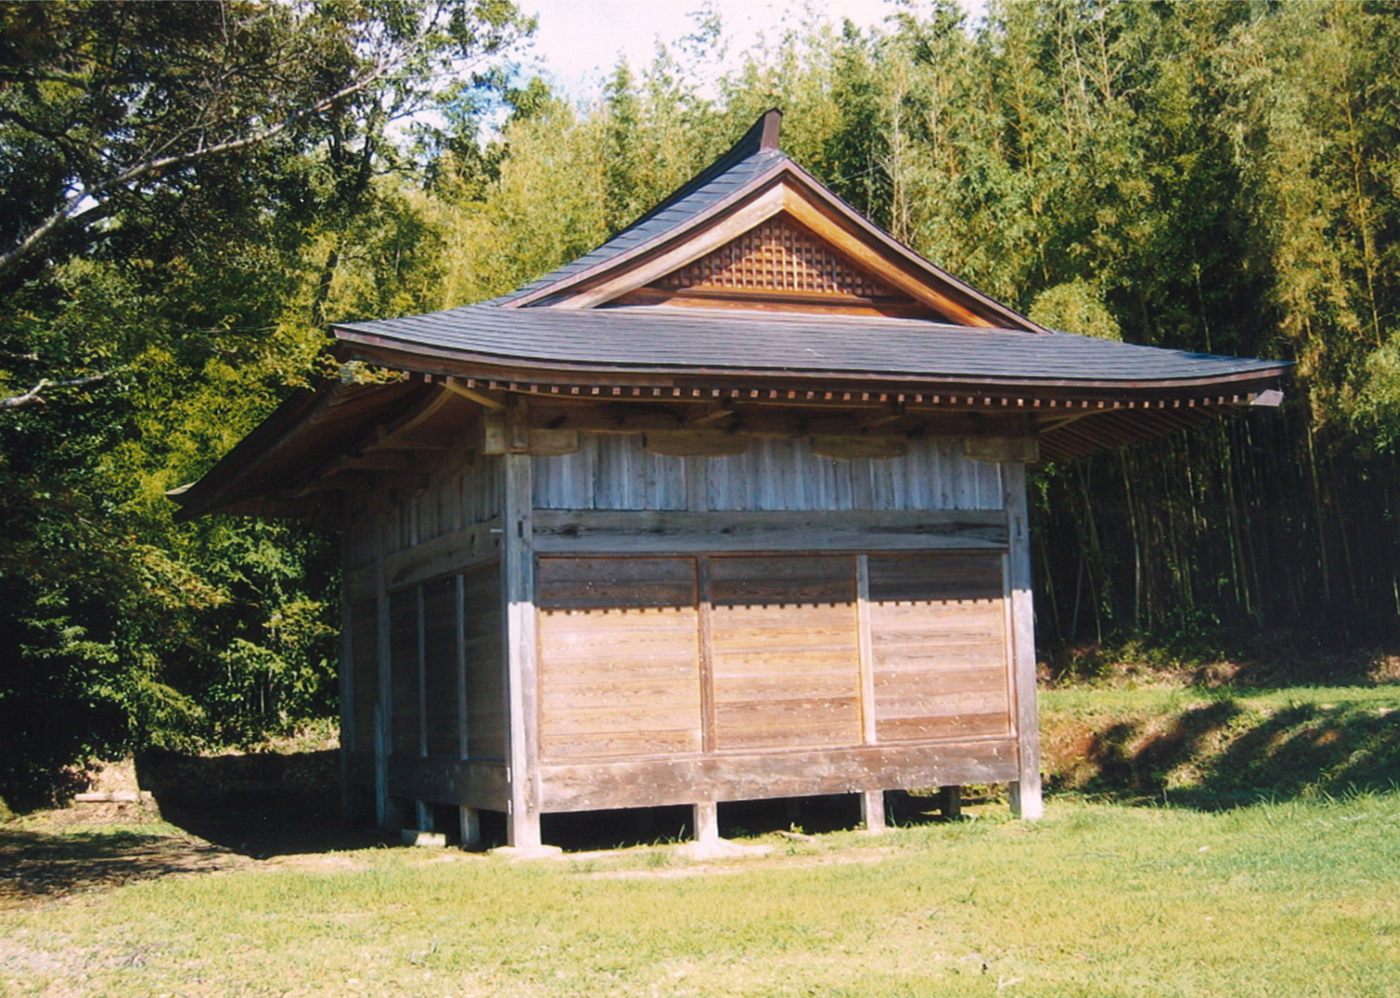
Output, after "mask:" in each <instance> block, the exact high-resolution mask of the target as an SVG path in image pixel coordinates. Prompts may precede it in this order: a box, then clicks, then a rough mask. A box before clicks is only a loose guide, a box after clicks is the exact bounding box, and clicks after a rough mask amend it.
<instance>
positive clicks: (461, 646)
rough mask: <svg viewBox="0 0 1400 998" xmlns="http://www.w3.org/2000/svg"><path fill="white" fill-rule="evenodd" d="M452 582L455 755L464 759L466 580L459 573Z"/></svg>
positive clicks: (467, 733) (466, 753)
mask: <svg viewBox="0 0 1400 998" xmlns="http://www.w3.org/2000/svg"><path fill="white" fill-rule="evenodd" d="M454 581H455V582H456V586H457V592H456V598H455V599H454V600H453V603H452V607H453V615H454V616H455V617H456V622H457V626H456V632H457V647H456V650H457V656H456V658H457V754H458V755H459V756H461V757H462V758H463V759H466V758H469V757H470V755H471V752H470V748H469V746H470V745H471V742H470V741H469V740H468V739H469V736H470V731H469V730H468V728H467V706H468V705H467V580H466V578H465V577H464V576H463V575H462V574H461V573H460V572H459V573H458V574H457V576H456V578H455V580H454Z"/></svg>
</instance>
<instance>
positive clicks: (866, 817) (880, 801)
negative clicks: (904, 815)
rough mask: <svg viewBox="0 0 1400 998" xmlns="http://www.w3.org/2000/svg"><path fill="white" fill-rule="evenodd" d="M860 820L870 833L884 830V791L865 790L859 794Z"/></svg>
mask: <svg viewBox="0 0 1400 998" xmlns="http://www.w3.org/2000/svg"><path fill="white" fill-rule="evenodd" d="M860 820H861V823H862V824H863V825H864V826H865V830H866V831H867V832H869V833H870V834H871V835H879V834H880V833H881V832H883V831H884V830H885V792H884V791H883V790H867V791H865V792H864V793H862V794H861V795H860Z"/></svg>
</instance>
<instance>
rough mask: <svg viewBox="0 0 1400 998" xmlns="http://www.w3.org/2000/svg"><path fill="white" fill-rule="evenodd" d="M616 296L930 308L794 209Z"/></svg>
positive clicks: (712, 303)
mask: <svg viewBox="0 0 1400 998" xmlns="http://www.w3.org/2000/svg"><path fill="white" fill-rule="evenodd" d="M610 304H612V305H678V306H692V307H695V306H699V307H711V308H713V307H727V308H763V307H776V308H783V309H788V310H795V311H814V312H815V311H821V312H840V313H846V314H856V315H897V316H919V315H926V314H927V313H928V308H927V306H925V305H924V304H923V303H921V302H919V301H918V300H917V299H915V298H914V297H912V296H911V295H909V294H907V293H905V292H903V291H901V290H899V289H898V288H896V287H894V286H893V285H891V284H889V283H888V282H886V281H884V280H882V279H881V278H880V277H879V276H877V275H876V274H873V273H871V272H870V271H869V270H867V269H865V268H863V267H861V266H860V265H859V264H857V263H856V262H855V261H853V260H851V259H850V258H849V257H847V256H846V255H845V254H843V253H840V252H838V251H837V250H836V249H835V248H834V247H832V246H831V245H830V244H829V243H827V242H825V241H824V240H823V239H822V238H821V237H820V236H818V235H816V234H815V233H814V232H812V231H811V230H810V229H808V228H806V227H805V226H803V225H802V224H801V223H799V222H797V221H796V220H795V219H793V218H792V217H791V216H790V215H788V214H787V213H786V212H781V213H779V214H777V215H775V216H773V217H772V218H770V219H768V220H767V221H765V222H760V223H759V224H758V225H756V226H754V227H753V228H752V229H750V230H749V231H747V232H745V233H743V234H741V235H739V236H737V237H736V238H734V239H731V240H730V241H729V242H727V243H725V244H724V245H723V246H721V247H719V248H718V249H716V250H713V251H711V252H710V253H707V254H706V255H705V256H702V257H700V258H699V259H698V260H695V261H694V262H692V263H689V264H686V265H685V266H684V267H680V268H678V269H676V270H673V271H671V272H670V273H669V274H664V275H662V276H661V277H660V278H658V279H657V280H655V281H653V282H651V283H650V284H647V285H645V286H643V287H641V288H638V289H637V290H635V291H632V292H629V293H628V294H625V295H622V296H621V297H619V298H616V299H613V301H612V302H610Z"/></svg>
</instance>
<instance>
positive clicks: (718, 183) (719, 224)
mask: <svg viewBox="0 0 1400 998" xmlns="http://www.w3.org/2000/svg"><path fill="white" fill-rule="evenodd" d="M780 119H781V114H780V113H779V112H778V111H776V110H772V111H768V112H767V113H765V114H764V115H763V116H762V117H761V118H760V119H759V120H758V121H757V122H756V123H755V124H754V126H753V127H752V128H751V129H749V131H748V133H747V134H746V135H745V136H744V138H743V139H741V140H740V141H739V142H738V143H737V144H736V145H735V146H734V148H732V149H730V150H729V151H728V152H727V153H725V155H724V156H721V157H720V158H719V159H718V160H716V161H715V163H713V164H712V165H711V166H710V167H709V168H707V169H706V170H704V171H703V172H702V173H700V174H699V175H697V177H696V178H694V179H693V180H692V181H690V182H689V183H687V184H686V185H685V186H684V187H682V188H681V189H680V190H679V191H677V192H676V193H675V194H674V195H672V196H671V197H670V198H668V199H667V200H666V201H664V202H663V203H662V204H661V205H659V206H658V207H657V208H655V209H653V210H652V211H651V212H649V213H648V214H647V215H646V216H645V217H644V218H643V219H641V220H640V221H638V222H637V223H636V224H634V225H632V226H629V227H628V228H627V229H625V230H624V231H623V232H621V233H619V234H618V235H617V236H615V237H614V238H613V239H611V240H609V241H608V242H607V243H605V244H603V246H601V247H599V248H598V249H597V250H594V251H593V252H591V253H589V254H587V255H585V256H584V257H581V258H579V259H578V260H576V261H574V262H573V263H571V264H568V265H566V266H564V267H561V268H560V269H559V270H557V271H555V272H554V273H552V274H549V275H546V277H544V278H542V279H541V280H539V281H536V282H534V283H533V284H531V285H528V286H527V287H525V288H522V289H521V290H520V291H519V292H517V293H516V294H514V295H508V296H506V297H505V298H504V299H500V300H498V302H497V304H499V305H501V306H503V307H507V308H512V307H514V308H519V307H549V308H566V309H573V308H598V307H604V306H607V307H622V306H642V305H657V304H667V305H692V306H694V305H704V306H710V307H714V306H722V307H731V308H784V309H790V310H799V311H827V310H834V311H839V312H848V313H856V314H862V313H863V314H885V315H898V316H906V317H923V318H928V319H932V320H935V321H939V322H945V323H948V322H951V323H954V324H958V325H964V326H973V327H996V328H1009V329H1024V330H1029V331H1033V332H1043V331H1044V330H1042V329H1041V327H1040V326H1038V325H1036V324H1035V323H1034V322H1032V321H1031V320H1029V319H1027V318H1026V317H1025V316H1023V315H1021V314H1020V313H1018V312H1016V311H1015V310H1014V309H1011V308H1010V307H1008V306H1006V305H1003V304H1002V303H1001V302H998V301H996V300H995V299H993V298H990V297H988V296H987V295H984V294H982V293H981V292H979V291H977V290H976V289H975V288H973V287H971V286H970V285H968V284H966V283H965V282H963V281H960V280H958V279H957V278H955V277H953V276H952V275H951V274H948V273H947V272H946V271H943V270H941V269H939V268H938V267H936V266H934V265H933V264H932V263H930V262H929V261H927V260H925V259H924V258H923V257H921V256H919V255H918V254H917V253H915V252H914V251H913V250H911V249H909V248H908V247H907V246H904V245H903V244H902V243H900V242H898V241H897V240H896V239H894V238H893V237H892V236H890V235H889V234H888V233H887V232H885V231H884V230H882V229H880V228H879V227H878V226H876V225H874V224H873V223H871V222H870V221H869V220H868V219H866V218H865V217H864V216H862V215H861V214H860V213H859V212H856V211H855V210H854V209H853V208H851V207H850V206H849V205H847V204H846V203H845V202H844V201H842V200H841V199H840V198H839V197H837V196H836V195H835V194H833V193H832V192H831V191H829V190H828V189H827V188H826V187H824V186H823V185H822V184H821V183H820V182H818V181H817V180H816V179H815V178H813V177H812V176H811V175H810V174H808V173H807V172H806V171H805V170H803V169H802V168H801V167H800V166H798V165H797V164H796V163H794V162H793V161H792V160H791V159H789V158H788V157H787V156H785V155H783V154H782V153H781V152H780V151H778V148H777V137H778V123H779V121H780Z"/></svg>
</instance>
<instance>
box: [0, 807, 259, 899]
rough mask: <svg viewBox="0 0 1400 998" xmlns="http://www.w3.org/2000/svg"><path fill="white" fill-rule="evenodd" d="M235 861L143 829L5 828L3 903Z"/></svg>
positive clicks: (0, 877)
mask: <svg viewBox="0 0 1400 998" xmlns="http://www.w3.org/2000/svg"><path fill="white" fill-rule="evenodd" d="M235 861H236V858H235V857H231V856H230V854H229V853H228V852H227V851H225V850H224V849H221V848H219V847H218V846H215V845H211V844H210V843H207V842H200V841H197V840H191V839H189V838H185V837H183V836H171V835H166V834H160V833H155V832H152V833H149V834H148V833H143V832H139V831H102V832H82V831H76V832H74V831H70V832H68V833H67V834H64V835H53V834H49V833H46V832H42V831H36V830H33V829H27V828H10V827H4V826H0V907H7V906H12V905H17V904H23V903H29V902H34V901H41V900H45V899H51V898H58V897H63V896H66V895H68V894H72V893H75V892H78V891H83V890H92V889H96V888H106V887H118V886H120V885H122V884H125V883H129V882H131V881H135V880H149V879H153V878H156V877H164V876H168V875H170V874H174V873H195V872H208V871H210V870H219V869H225V868H227V867H229V866H230V865H232V863H233V862H235Z"/></svg>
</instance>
